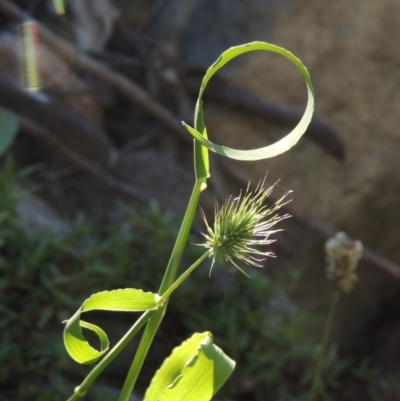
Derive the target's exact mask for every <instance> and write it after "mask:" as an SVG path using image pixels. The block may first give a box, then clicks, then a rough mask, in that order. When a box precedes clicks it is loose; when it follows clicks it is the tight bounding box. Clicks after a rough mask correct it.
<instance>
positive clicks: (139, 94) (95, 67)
mask: <svg viewBox="0 0 400 401" xmlns="http://www.w3.org/2000/svg"><path fill="white" fill-rule="evenodd" d="M0 11H2V12H3V13H4V14H6V15H7V16H9V17H10V18H13V19H15V20H18V21H20V22H23V21H27V20H32V19H33V18H32V16H30V15H29V14H27V13H25V12H24V11H23V10H21V9H20V8H19V7H18V6H17V5H15V4H13V3H11V2H10V1H9V0H0ZM38 25H39V32H40V35H41V37H42V38H43V39H45V40H46V41H47V42H48V43H49V44H50V45H51V46H52V47H54V49H55V50H56V51H58V52H59V53H60V54H62V55H63V57H65V58H66V59H67V60H70V62H71V63H73V64H75V65H76V66H77V67H79V68H82V69H84V70H85V71H87V72H90V73H91V74H93V75H94V76H96V77H97V78H99V79H101V80H102V81H104V82H106V83H108V84H109V85H111V86H112V87H114V88H115V89H118V90H119V91H120V92H121V93H123V94H124V95H125V96H126V97H127V98H128V99H130V100H132V101H133V102H135V103H137V104H139V105H140V106H141V107H142V108H143V109H144V110H146V111H147V112H148V113H149V114H151V115H152V116H154V117H155V118H157V119H158V120H160V121H161V122H162V123H163V124H164V125H165V126H166V127H168V128H169V129H170V130H171V131H172V132H174V133H175V134H177V135H178V136H179V137H180V138H181V139H183V140H185V141H186V142H187V143H189V141H190V135H189V134H188V133H187V132H186V130H185V129H184V128H183V126H182V125H181V123H180V122H179V121H178V120H177V119H176V118H175V117H174V116H173V115H172V114H171V113H170V112H169V111H168V110H166V109H165V108H164V107H163V106H161V105H160V104H159V103H157V102H156V101H155V100H154V99H152V98H151V97H150V96H149V95H148V94H147V92H146V91H145V90H143V89H142V88H141V87H140V86H139V85H136V84H135V83H134V82H133V81H131V80H129V79H128V78H125V77H124V76H122V75H120V74H118V73H116V72H114V71H112V70H110V69H109V68H107V67H106V66H105V65H104V64H102V63H100V62H98V61H95V60H93V59H92V58H90V57H88V56H84V55H81V54H78V53H77V52H75V51H74V50H73V49H72V48H71V47H70V46H69V45H68V44H67V43H66V42H65V41H64V40H62V39H59V38H58V37H57V36H56V35H55V34H53V33H52V32H51V31H50V30H48V29H47V28H45V27H44V26H43V25H41V24H38Z"/></svg>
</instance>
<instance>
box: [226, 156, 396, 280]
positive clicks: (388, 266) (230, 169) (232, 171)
mask: <svg viewBox="0 0 400 401" xmlns="http://www.w3.org/2000/svg"><path fill="white" fill-rule="evenodd" d="M221 166H222V168H223V169H224V170H225V171H226V172H227V173H228V174H229V175H230V176H233V177H234V178H235V179H236V180H238V181H239V182H240V183H241V184H242V185H244V186H245V185H247V181H248V179H247V177H245V174H243V173H242V172H241V171H239V170H238V169H236V168H235V167H234V166H232V165H231V164H228V163H221ZM283 209H284V210H285V211H286V212H287V213H289V214H290V215H292V216H293V217H294V218H295V219H297V220H300V221H301V222H303V223H304V224H305V225H306V226H307V227H309V228H311V229H312V230H314V231H316V232H318V233H319V234H321V235H323V236H324V237H325V238H330V237H333V236H334V235H335V234H336V233H337V230H335V229H334V228H333V227H331V226H330V225H328V224H325V223H323V222H322V221H320V220H318V219H316V218H313V217H310V216H308V215H306V214H304V213H300V212H298V211H297V210H296V209H295V208H293V206H290V205H285V206H284V207H283ZM362 259H363V260H365V261H366V262H368V263H370V264H371V265H372V266H374V267H375V268H377V269H379V270H381V271H383V272H384V273H386V274H388V275H389V276H391V277H392V278H393V279H395V280H396V281H398V282H400V267H399V266H398V265H397V264H396V263H393V262H392V261H390V260H388V259H386V258H384V257H383V256H381V255H379V254H377V253H376V252H374V251H373V250H371V249H369V248H367V247H365V246H364V250H363V255H362Z"/></svg>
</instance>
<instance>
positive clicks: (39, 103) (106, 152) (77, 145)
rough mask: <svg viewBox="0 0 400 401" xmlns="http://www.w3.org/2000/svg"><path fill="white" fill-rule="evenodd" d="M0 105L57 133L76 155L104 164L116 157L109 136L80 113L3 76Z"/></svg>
mask: <svg viewBox="0 0 400 401" xmlns="http://www.w3.org/2000/svg"><path fill="white" fill-rule="evenodd" d="M0 104H1V105H2V106H3V107H5V108H8V109H10V110H13V111H15V112H16V113H17V114H19V115H21V116H22V117H25V118H27V119H29V120H31V121H40V124H41V126H43V127H44V128H46V129H47V130H49V131H51V132H54V134H55V135H56V136H57V138H59V139H60V140H61V142H62V143H64V144H65V145H66V146H69V147H70V148H71V149H73V150H74V151H75V152H77V153H78V154H80V155H83V156H84V157H85V158H88V159H90V160H92V161H95V162H98V163H101V164H102V165H110V164H111V161H112V159H115V156H116V154H117V151H116V149H115V148H114V147H113V144H112V142H111V141H110V139H109V138H108V136H107V135H106V134H105V133H104V132H103V131H102V130H101V129H100V128H98V127H97V126H95V125H94V124H92V123H91V122H90V121H89V120H87V119H86V118H85V117H83V116H82V115H81V114H79V113H77V112H75V111H74V110H72V109H70V108H69V107H68V106H67V105H65V104H64V103H61V102H59V101H57V100H55V99H52V98H50V97H49V96H47V95H46V94H44V93H34V92H33V93H32V92H28V91H25V90H22V89H19V88H18V87H16V86H15V85H13V84H12V83H11V82H10V81H9V80H7V79H6V78H5V77H4V76H2V75H0Z"/></svg>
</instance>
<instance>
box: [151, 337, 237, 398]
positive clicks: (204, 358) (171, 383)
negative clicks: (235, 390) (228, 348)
mask: <svg viewBox="0 0 400 401" xmlns="http://www.w3.org/2000/svg"><path fill="white" fill-rule="evenodd" d="M234 368H235V362H234V361H233V360H232V359H230V358H229V357H228V356H226V355H225V354H224V353H223V352H222V350H221V349H220V348H218V347H217V346H216V345H215V344H214V343H213V339H212V334H211V333H209V332H205V333H195V334H193V336H192V337H190V338H189V339H188V340H186V341H184V342H183V343H182V344H181V345H180V346H178V347H176V348H175V349H174V350H173V352H172V354H171V355H170V356H169V357H168V358H167V359H166V360H165V361H164V362H163V364H162V366H161V368H160V369H159V370H158V371H157V372H156V374H155V376H154V378H153V380H152V381H151V384H150V387H149V388H148V390H147V392H146V394H145V398H144V401H185V400H190V401H209V400H211V398H212V397H213V396H214V395H215V394H216V392H217V391H218V390H219V389H220V388H221V387H222V385H223V384H224V383H225V382H226V380H227V379H228V378H229V376H230V375H231V373H232V372H233V369H234Z"/></svg>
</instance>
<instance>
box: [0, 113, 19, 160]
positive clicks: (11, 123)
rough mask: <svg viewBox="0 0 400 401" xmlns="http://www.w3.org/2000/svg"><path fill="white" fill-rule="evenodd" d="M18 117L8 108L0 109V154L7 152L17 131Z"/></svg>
mask: <svg viewBox="0 0 400 401" xmlns="http://www.w3.org/2000/svg"><path fill="white" fill-rule="evenodd" d="M18 126H19V123H18V119H17V117H16V116H15V114H14V113H12V112H11V111H9V110H5V109H0V156H2V155H3V154H4V153H6V152H7V150H8V149H9V148H10V146H11V145H12V143H13V142H14V139H15V137H16V135H17V133H18Z"/></svg>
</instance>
